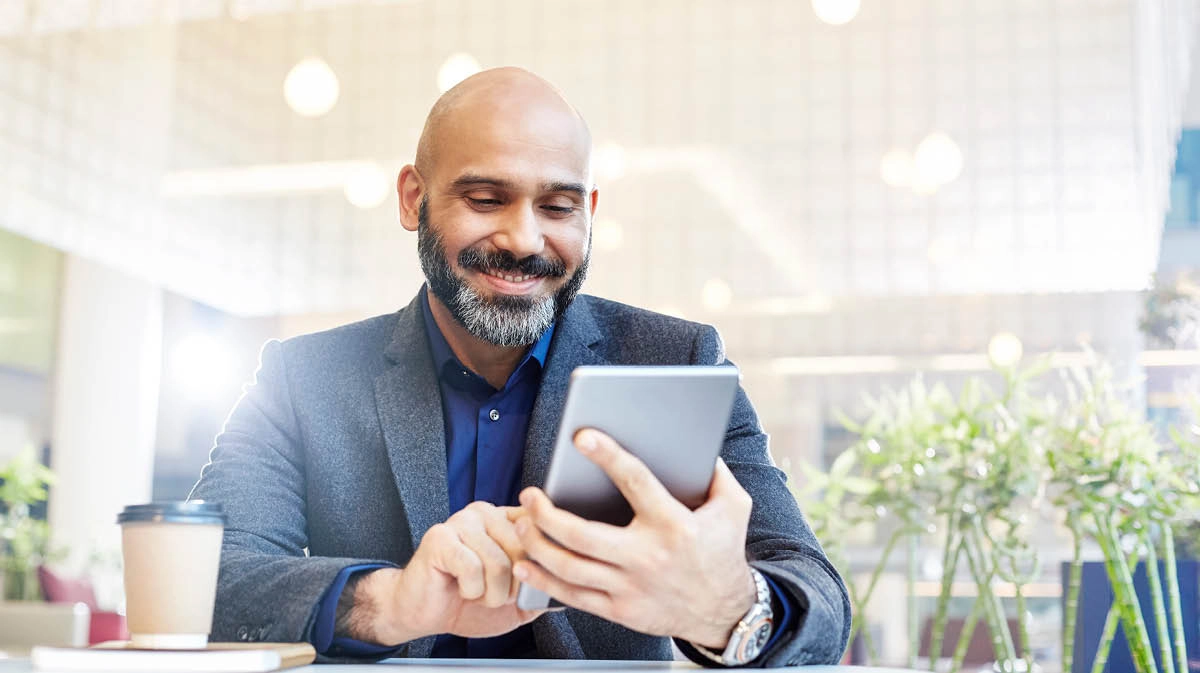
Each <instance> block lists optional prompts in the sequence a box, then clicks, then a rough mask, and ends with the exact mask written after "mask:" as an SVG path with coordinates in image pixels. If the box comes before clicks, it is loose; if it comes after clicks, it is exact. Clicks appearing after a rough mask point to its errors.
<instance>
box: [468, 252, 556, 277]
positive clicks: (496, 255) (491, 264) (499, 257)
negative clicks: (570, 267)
mask: <svg viewBox="0 0 1200 673" xmlns="http://www.w3.org/2000/svg"><path fill="white" fill-rule="evenodd" d="M458 265H459V266H461V267H462V268H464V269H472V270H475V271H487V270H489V269H491V270H496V271H505V272H509V273H512V274H514V275H520V276H548V277H550V278H561V277H563V276H565V275H567V265H566V264H564V263H563V262H562V261H561V260H551V259H546V258H545V257H540V256H538V255H530V256H528V257H523V258H521V259H517V257H516V255H514V254H512V253H511V252H509V251H507V250H497V251H496V252H484V251H482V250H477V249H475V248H467V249H466V250H463V251H462V252H460V253H458Z"/></svg>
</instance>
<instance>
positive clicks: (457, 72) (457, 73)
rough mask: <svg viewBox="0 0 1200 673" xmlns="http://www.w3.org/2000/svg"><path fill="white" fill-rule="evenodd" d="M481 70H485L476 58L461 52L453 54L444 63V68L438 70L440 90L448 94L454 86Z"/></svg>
mask: <svg viewBox="0 0 1200 673" xmlns="http://www.w3.org/2000/svg"><path fill="white" fill-rule="evenodd" d="M480 70H483V68H482V67H481V66H480V65H479V61H476V60H475V57H474V56H472V55H470V54H467V53H464V52H461V51H460V52H458V53H457V54H451V55H450V57H449V58H447V59H446V61H445V63H442V67H440V68H438V73H437V85H438V90H439V91H441V92H442V93H446V92H447V91H449V90H450V89H453V88H454V85H456V84H458V83H459V82H461V81H463V80H464V79H466V78H468V77H470V76H471V75H474V74H475V73H477V72H479V71H480Z"/></svg>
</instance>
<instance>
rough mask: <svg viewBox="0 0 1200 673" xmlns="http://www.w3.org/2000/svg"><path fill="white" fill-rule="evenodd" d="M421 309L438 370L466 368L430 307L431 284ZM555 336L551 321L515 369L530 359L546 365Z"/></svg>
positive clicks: (424, 291)
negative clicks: (455, 353)
mask: <svg viewBox="0 0 1200 673" xmlns="http://www.w3.org/2000/svg"><path fill="white" fill-rule="evenodd" d="M421 310H422V311H423V312H424V314H425V334H426V336H428V337H429V351H430V354H431V355H432V356H433V364H434V366H435V367H436V368H437V371H438V372H442V371H445V368H446V365H447V364H450V365H452V366H453V367H454V369H455V371H459V370H463V369H466V367H464V366H463V364H462V363H461V362H459V360H458V358H457V357H456V356H455V355H454V351H453V350H451V349H450V344H449V343H447V342H446V337H445V336H444V335H443V334H442V330H441V329H440V328H439V327H438V326H437V322H435V321H434V319H433V311H432V310H430V308H429V286H425V287H422V288H421ZM553 338H554V323H551V324H550V327H549V328H547V329H546V331H545V333H543V334H542V336H541V337H539V338H538V340H537V341H535V342H534V344H533V346H532V347H531V348H530V349H529V352H528V353H526V354H525V357H524V359H522V360H521V363H520V364H518V365H517V368H516V369H515V370H513V371H514V372H516V371H520V369H521V368H522V367H524V366H525V363H526V362H529V361H530V360H536V361H537V363H538V366H539V367H541V366H545V364H546V356H547V355H548V354H549V353H550V340H551V339H553Z"/></svg>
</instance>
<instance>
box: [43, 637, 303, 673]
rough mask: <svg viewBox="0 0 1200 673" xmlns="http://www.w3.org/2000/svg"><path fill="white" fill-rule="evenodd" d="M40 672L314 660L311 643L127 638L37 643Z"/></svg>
mask: <svg viewBox="0 0 1200 673" xmlns="http://www.w3.org/2000/svg"><path fill="white" fill-rule="evenodd" d="M30 656H31V659H32V661H33V669H34V670H36V671H62V672H64V673H70V672H72V671H96V672H97V673H100V672H103V671H128V672H129V673H141V672H142V671H147V672H149V671H163V672H166V673H233V672H235V671H240V672H245V673H263V672H265V671H277V670H279V669H282V668H291V667H293V666H304V665H306V664H311V663H312V662H313V660H314V659H316V657H317V653H316V651H314V650H313V647H312V645H309V644H308V643H209V644H208V648H207V649H203V650H138V649H134V648H132V647H130V646H129V643H127V642H123V641H113V642H108V643H100V644H99V645H96V646H94V647H40V646H39V647H35V648H33V652H32V653H31V655H30Z"/></svg>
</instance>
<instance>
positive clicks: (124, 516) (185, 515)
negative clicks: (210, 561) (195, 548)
mask: <svg viewBox="0 0 1200 673" xmlns="http://www.w3.org/2000/svg"><path fill="white" fill-rule="evenodd" d="M142 522H155V523H195V524H215V525H224V524H225V512H224V511H222V510H221V505H220V504H219V503H215V502H205V501H203V500H188V501H186V502H152V503H149V504H146V505H129V506H128V507H126V508H125V511H123V512H121V513H120V514H118V515H117V523H142Z"/></svg>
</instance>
